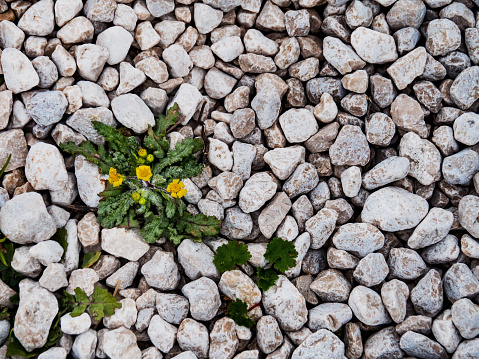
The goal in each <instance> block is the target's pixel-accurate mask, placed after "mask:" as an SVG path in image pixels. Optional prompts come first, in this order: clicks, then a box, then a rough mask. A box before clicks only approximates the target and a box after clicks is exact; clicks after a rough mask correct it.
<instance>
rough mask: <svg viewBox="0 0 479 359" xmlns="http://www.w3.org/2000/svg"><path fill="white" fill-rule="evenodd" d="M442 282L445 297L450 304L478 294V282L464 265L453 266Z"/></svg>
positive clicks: (456, 264)
mask: <svg viewBox="0 0 479 359" xmlns="http://www.w3.org/2000/svg"><path fill="white" fill-rule="evenodd" d="M443 281H444V282H443V285H444V292H445V293H446V297H447V298H448V299H449V300H450V301H451V302H452V303H454V302H456V301H458V300H460V299H462V298H470V297H474V296H475V295H477V293H479V280H477V278H476V277H475V276H474V274H473V273H472V271H471V270H470V269H469V267H468V266H467V265H465V264H464V263H455V264H453V265H452V266H451V267H450V268H449V269H448V271H447V272H446V274H445V275H444V278H443Z"/></svg>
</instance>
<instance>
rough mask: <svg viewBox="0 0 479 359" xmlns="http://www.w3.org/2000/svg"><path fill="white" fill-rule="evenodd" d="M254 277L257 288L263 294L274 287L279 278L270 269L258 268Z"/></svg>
mask: <svg viewBox="0 0 479 359" xmlns="http://www.w3.org/2000/svg"><path fill="white" fill-rule="evenodd" d="M256 275H257V276H258V288H259V289H261V290H262V291H263V292H266V291H267V290H268V289H269V288H271V287H272V286H274V285H275V284H276V281H277V280H278V278H279V276H278V274H277V273H276V272H275V271H274V270H272V269H271V268H268V269H263V268H261V267H258V268H256Z"/></svg>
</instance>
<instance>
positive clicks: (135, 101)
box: [111, 94, 155, 133]
mask: <svg viewBox="0 0 479 359" xmlns="http://www.w3.org/2000/svg"><path fill="white" fill-rule="evenodd" d="M111 108H112V111H113V114H114V115H115V117H116V118H117V120H118V121H119V122H120V123H121V124H122V125H124V126H126V127H128V128H130V129H132V130H133V131H135V132H136V133H144V132H146V131H147V130H148V125H151V126H153V125H154V124H155V120H154V117H153V113H152V112H151V111H150V109H149V108H148V106H147V105H146V104H145V103H144V102H143V100H142V99H141V98H140V97H139V96H138V95H134V94H124V95H121V96H118V97H116V98H114V99H113V101H111Z"/></svg>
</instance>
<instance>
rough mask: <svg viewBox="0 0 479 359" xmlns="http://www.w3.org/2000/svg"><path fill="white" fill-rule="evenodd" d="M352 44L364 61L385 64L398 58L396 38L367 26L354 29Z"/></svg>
mask: <svg viewBox="0 0 479 359" xmlns="http://www.w3.org/2000/svg"><path fill="white" fill-rule="evenodd" d="M355 3H359V1H356V2H355ZM351 45H352V46H353V48H354V50H355V51H356V53H357V54H358V55H359V56H360V57H361V58H362V59H363V60H364V61H366V62H368V63H371V64H384V63H388V62H392V61H395V60H397V58H398V54H397V51H396V44H395V42H394V38H393V37H392V36H391V35H389V34H383V33H381V32H378V31H374V30H370V29H368V28H367V27H358V28H357V29H356V30H354V31H353V33H352V34H351Z"/></svg>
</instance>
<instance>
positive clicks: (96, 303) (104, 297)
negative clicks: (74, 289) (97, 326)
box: [90, 287, 121, 321]
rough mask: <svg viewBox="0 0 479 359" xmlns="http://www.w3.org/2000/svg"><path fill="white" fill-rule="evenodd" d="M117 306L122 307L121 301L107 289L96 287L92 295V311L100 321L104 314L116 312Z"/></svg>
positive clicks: (108, 314)
mask: <svg viewBox="0 0 479 359" xmlns="http://www.w3.org/2000/svg"><path fill="white" fill-rule="evenodd" d="M115 308H121V303H120V302H119V301H118V300H117V299H116V298H115V297H114V296H113V295H112V294H110V293H108V291H107V290H106V289H103V288H100V287H95V292H93V295H92V304H91V305H90V312H91V313H92V315H93V316H94V317H95V319H97V320H98V321H99V320H101V319H102V318H103V317H104V316H110V315H113V314H115Z"/></svg>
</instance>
